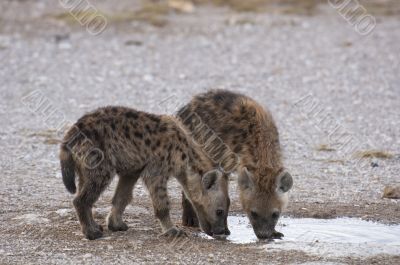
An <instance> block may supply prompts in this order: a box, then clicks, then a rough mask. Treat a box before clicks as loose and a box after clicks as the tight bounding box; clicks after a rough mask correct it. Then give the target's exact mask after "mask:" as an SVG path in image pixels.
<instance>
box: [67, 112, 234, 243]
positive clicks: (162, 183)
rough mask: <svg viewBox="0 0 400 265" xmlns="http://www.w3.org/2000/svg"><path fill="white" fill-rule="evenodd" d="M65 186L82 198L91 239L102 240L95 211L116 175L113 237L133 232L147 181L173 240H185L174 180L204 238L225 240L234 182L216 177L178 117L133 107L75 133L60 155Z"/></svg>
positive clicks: (83, 121)
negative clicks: (172, 192) (174, 209)
mask: <svg viewBox="0 0 400 265" xmlns="http://www.w3.org/2000/svg"><path fill="white" fill-rule="evenodd" d="M60 161H61V171H62V176H63V181H64V184H65V186H66V188H67V190H68V191H69V192H71V193H75V192H76V186H75V173H76V174H77V175H78V178H79V187H78V191H77V195H76V197H75V198H74V200H73V204H74V206H75V209H76V211H77V215H78V218H79V222H80V224H81V227H82V231H83V233H84V235H85V236H86V237H87V238H88V239H96V238H99V237H101V236H102V234H103V233H102V231H103V229H102V227H101V226H100V225H98V224H97V223H96V222H95V220H94V219H93V216H92V206H93V204H94V203H95V202H96V201H97V199H98V198H99V196H100V194H101V193H102V192H103V190H104V189H105V188H106V187H107V186H108V185H109V183H110V182H111V180H112V179H113V177H114V175H116V174H117V175H118V176H119V181H118V185H117V188H116V191H115V194H114V197H113V199H112V209H111V212H110V214H109V216H108V220H107V223H108V228H109V229H110V230H112V231H125V230H127V229H128V226H127V225H126V223H124V222H123V221H122V214H123V212H124V209H125V207H126V206H127V205H128V204H129V202H130V201H131V199H132V191H133V187H134V185H135V183H136V181H137V180H138V179H139V178H140V177H141V178H142V179H143V182H144V184H145V185H146V187H147V188H148V190H149V193H150V196H151V199H152V202H153V207H154V212H155V216H156V217H157V218H158V220H159V221H160V224H161V227H162V231H163V233H164V234H165V235H173V236H176V235H178V236H179V235H183V234H184V232H183V231H182V230H179V229H178V228H177V227H175V226H174V225H173V223H172V221H171V219H170V214H169V208H170V206H169V200H168V196H167V181H168V177H169V176H174V177H175V178H176V179H177V180H178V182H179V183H180V184H181V185H182V187H183V191H184V194H185V195H186V196H187V198H188V199H189V200H190V202H191V204H192V205H193V207H194V209H195V211H196V213H197V216H198V218H199V222H200V226H201V228H202V229H203V231H204V232H206V233H207V234H209V235H211V236H215V235H219V234H224V232H225V219H226V217H227V214H228V208H229V198H228V191H227V190H228V189H227V187H228V181H227V177H226V175H225V174H223V173H221V171H219V170H213V164H212V163H211V161H209V159H207V157H206V155H205V154H204V153H203V152H202V150H201V149H200V148H199V147H198V146H196V145H193V144H192V141H191V139H190V135H189V134H188V132H187V131H186V129H185V128H184V127H183V126H182V124H181V123H180V122H179V121H178V120H177V119H175V118H174V117H170V116H164V115H163V116H157V115H153V114H149V113H145V112H140V111H136V110H134V109H130V108H125V107H105V108H100V109H98V110H96V111H94V112H91V113H89V114H86V115H84V116H83V117H82V118H80V119H79V120H78V121H77V122H76V123H75V125H74V126H73V127H72V128H71V129H70V130H69V131H68V132H67V134H66V135H65V137H64V140H63V143H62V145H61V151H60Z"/></svg>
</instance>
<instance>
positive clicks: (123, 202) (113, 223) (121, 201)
mask: <svg viewBox="0 0 400 265" xmlns="http://www.w3.org/2000/svg"><path fill="white" fill-rule="evenodd" d="M119 175H120V176H119V180H118V184H117V188H116V190H115V193H114V197H113V199H112V208H111V211H110V214H109V215H108V217H107V225H108V229H110V230H111V231H126V230H128V225H127V224H126V223H125V222H124V221H123V220H122V214H123V213H124V210H125V208H126V206H127V205H128V204H129V203H130V202H131V200H132V192H133V187H134V186H135V183H136V182H137V180H138V178H139V176H140V172H130V173H124V174H119Z"/></svg>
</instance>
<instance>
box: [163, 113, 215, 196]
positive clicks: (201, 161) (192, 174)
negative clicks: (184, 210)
mask: <svg viewBox="0 0 400 265" xmlns="http://www.w3.org/2000/svg"><path fill="white" fill-rule="evenodd" d="M170 118H171V119H172V121H173V122H174V124H175V126H176V129H177V130H178V133H179V135H180V137H181V141H182V144H183V145H184V149H185V150H184V154H185V155H187V160H186V162H184V163H185V164H183V165H182V167H183V168H184V171H185V173H184V175H185V177H186V178H185V179H184V180H182V183H183V189H184V192H185V193H186V195H187V197H188V198H189V200H190V201H192V202H193V201H201V199H202V188H201V185H202V181H201V180H202V176H203V174H204V173H206V172H207V171H209V170H211V169H212V168H213V164H212V162H211V160H210V159H209V158H208V157H207V154H206V153H205V152H204V150H203V149H202V148H201V146H199V145H198V144H196V143H195V141H194V139H193V138H192V137H193V136H192V135H191V134H190V132H189V131H188V130H187V128H186V127H185V126H184V125H183V124H182V122H181V121H180V120H179V119H177V118H174V117H170Z"/></svg>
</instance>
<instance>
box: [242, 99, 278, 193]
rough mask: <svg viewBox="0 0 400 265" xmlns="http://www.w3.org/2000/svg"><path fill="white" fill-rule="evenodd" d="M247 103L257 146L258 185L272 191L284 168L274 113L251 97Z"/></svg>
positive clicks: (254, 157) (256, 169) (255, 156)
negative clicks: (277, 177)
mask: <svg viewBox="0 0 400 265" xmlns="http://www.w3.org/2000/svg"><path fill="white" fill-rule="evenodd" d="M242 104H243V105H245V106H246V107H247V108H248V109H249V110H250V112H252V115H250V117H249V118H250V120H249V122H250V124H253V125H254V126H253V128H254V129H253V133H252V137H253V139H254V143H255V146H256V152H254V156H253V157H252V158H253V165H255V166H256V168H255V169H254V170H255V172H256V173H257V174H255V175H256V176H258V177H257V179H255V181H256V182H257V184H258V185H257V186H258V187H260V188H263V189H265V191H271V190H272V189H273V187H274V186H275V179H276V176H277V175H278V173H279V172H280V171H281V170H282V152H281V146H280V142H279V133H278V129H277V127H276V125H275V122H274V120H273V118H272V115H271V114H270V113H269V112H268V111H266V110H264V109H263V108H262V107H261V106H260V105H258V104H257V103H256V102H254V101H253V100H251V99H244V100H243V101H242Z"/></svg>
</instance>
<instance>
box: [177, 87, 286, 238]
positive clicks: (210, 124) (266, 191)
mask: <svg viewBox="0 0 400 265" xmlns="http://www.w3.org/2000/svg"><path fill="white" fill-rule="evenodd" d="M177 116H178V117H179V118H180V119H181V120H182V121H183V123H184V124H185V126H187V128H188V129H189V130H190V131H192V132H193V133H192V135H193V136H194V138H195V139H196V140H197V142H198V143H199V145H204V141H206V140H207V139H208V138H210V130H211V131H212V132H213V133H214V134H215V135H217V137H218V138H219V139H220V140H221V141H222V142H223V143H224V144H226V147H225V148H221V150H223V152H228V153H229V152H233V153H234V154H237V156H238V157H239V159H238V160H237V162H236V163H235V165H234V166H233V167H232V169H233V170H231V171H236V172H238V173H239V190H240V198H241V202H242V205H243V208H244V210H245V212H246V213H247V214H248V217H249V219H250V221H251V223H252V225H253V228H254V231H255V233H256V235H257V236H258V237H259V238H265V237H271V236H274V234H277V232H275V225H276V222H277V220H278V217H279V216H280V214H281V212H282V210H283V209H284V208H285V206H286V204H287V193H286V192H287V191H288V190H289V189H290V188H291V186H292V178H291V176H290V174H289V173H287V172H285V171H284V169H283V163H282V152H281V146H280V143H279V133H278V129H277V126H276V125H275V122H274V120H273V118H272V115H271V114H270V113H269V112H268V111H267V110H265V109H264V108H263V107H262V106H260V105H259V104H258V103H257V102H256V101H254V100H253V99H251V98H249V97H247V96H245V95H242V94H238V93H234V92H231V91H227V90H212V91H209V92H207V93H204V94H200V95H197V96H195V97H194V98H193V99H192V100H191V101H190V102H189V103H188V104H187V105H186V106H184V107H183V108H181V109H180V110H179V111H178V113H177ZM196 119H197V120H200V121H197V120H196ZM200 123H203V124H205V125H202V126H199V124H200ZM199 128H200V129H199ZM204 128H206V129H204ZM205 134H207V135H208V136H207V137H204V135H205ZM209 156H211V157H222V156H223V154H220V155H217V156H214V155H213V154H209ZM214 163H215V164H221V161H218V160H216V161H215V160H214ZM222 166H224V165H223V163H222ZM183 209H184V212H183V218H182V221H183V223H184V224H185V225H189V226H196V225H197V219H196V217H195V216H194V215H193V210H192V209H191V206H190V203H189V202H188V201H186V200H185V199H183Z"/></svg>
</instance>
